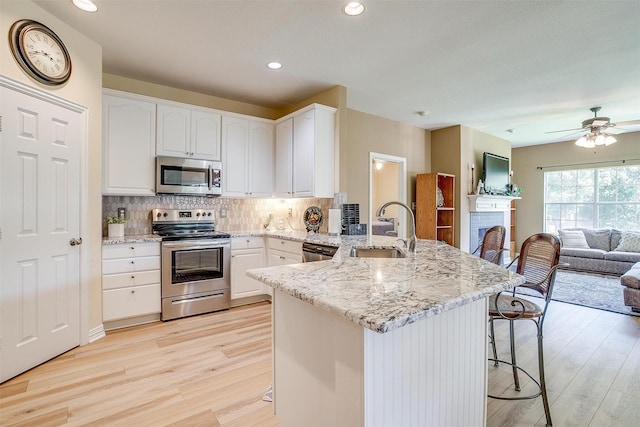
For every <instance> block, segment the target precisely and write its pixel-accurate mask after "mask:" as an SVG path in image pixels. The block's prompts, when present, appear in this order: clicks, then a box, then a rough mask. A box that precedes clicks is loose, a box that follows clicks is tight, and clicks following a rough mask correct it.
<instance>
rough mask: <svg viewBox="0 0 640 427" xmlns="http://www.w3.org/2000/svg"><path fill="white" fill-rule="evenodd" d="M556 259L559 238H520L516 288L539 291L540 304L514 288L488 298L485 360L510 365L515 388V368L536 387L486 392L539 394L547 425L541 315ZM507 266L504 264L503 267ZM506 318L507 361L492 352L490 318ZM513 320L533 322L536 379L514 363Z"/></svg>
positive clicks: (548, 297) (517, 383) (541, 235)
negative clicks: (534, 390) (521, 279)
mask: <svg viewBox="0 0 640 427" xmlns="http://www.w3.org/2000/svg"><path fill="white" fill-rule="evenodd" d="M559 259H560V240H559V239H558V238H557V237H556V236H554V235H552V234H548V233H539V234H534V235H533V236H531V237H529V238H528V239H527V240H525V241H524V243H523V244H522V248H521V249H520V255H519V257H517V258H516V259H514V260H513V261H512V264H513V262H515V261H516V260H517V261H518V266H517V268H516V272H517V273H518V274H521V275H523V276H524V277H525V280H526V282H525V283H524V284H523V285H519V287H523V288H528V289H533V290H535V291H537V292H538V293H540V295H541V296H542V297H543V298H544V306H543V307H540V306H538V305H537V304H535V303H533V302H530V301H528V300H525V299H523V298H518V297H516V289H514V290H513V291H508V292H507V293H503V292H499V293H498V294H497V295H494V296H492V297H490V299H489V323H490V342H491V346H492V350H493V358H491V359H489V360H490V361H492V362H494V366H498V364H499V363H503V364H506V365H510V366H511V368H512V371H513V382H514V386H515V390H516V391H520V380H519V378H518V371H521V372H523V373H524V374H525V375H527V376H528V377H529V378H530V379H531V380H532V381H533V382H534V383H535V384H536V385H537V386H538V392H537V393H534V394H532V395H529V396H517V397H506V396H497V395H493V394H489V395H488V396H489V397H490V398H493V399H502V400H524V399H534V398H537V397H539V396H542V404H543V406H544V413H545V416H546V419H547V425H548V426H551V425H552V424H551V412H550V411H549V399H548V397H547V387H546V383H545V376H544V351H543V346H542V338H543V334H542V328H543V325H544V319H545V315H546V314H547V308H548V307H549V302H551V294H552V291H553V283H554V280H555V273H556V269H557V268H558V261H559ZM507 268H508V267H507ZM500 319H504V320H508V321H509V338H510V347H511V361H505V360H500V359H498V355H497V352H496V343H495V338H494V329H493V322H494V320H500ZM517 320H531V321H533V323H535V325H536V328H537V333H538V369H539V372H540V378H539V380H536V379H535V378H534V377H533V376H532V375H531V374H529V373H528V372H527V371H526V370H524V369H523V368H522V367H520V366H518V364H517V363H516V347H515V337H514V322H515V321H517Z"/></svg>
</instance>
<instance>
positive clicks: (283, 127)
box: [276, 104, 336, 197]
mask: <svg viewBox="0 0 640 427" xmlns="http://www.w3.org/2000/svg"><path fill="white" fill-rule="evenodd" d="M335 112H336V109H335V108H332V107H327V106H324V105H319V104H312V105H310V106H308V107H306V108H303V109H302V110H299V111H297V112H295V113H292V114H290V115H288V116H286V117H284V118H282V119H280V120H278V122H277V124H276V150H277V151H276V194H277V196H278V197H333V195H334V190H335V188H334V171H335V169H334V168H335V166H334V163H335V157H334V156H335ZM289 177H291V178H289ZM289 179H290V183H288V181H289Z"/></svg>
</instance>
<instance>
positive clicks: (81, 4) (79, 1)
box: [72, 0, 98, 12]
mask: <svg viewBox="0 0 640 427" xmlns="http://www.w3.org/2000/svg"><path fill="white" fill-rule="evenodd" d="M72 1H73V4H74V5H75V6H76V7H77V8H78V9H82V10H84V11H85V12H95V11H97V10H98V6H96V5H95V3H94V2H92V1H91V0H72Z"/></svg>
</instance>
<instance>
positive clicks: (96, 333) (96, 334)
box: [89, 323, 106, 343]
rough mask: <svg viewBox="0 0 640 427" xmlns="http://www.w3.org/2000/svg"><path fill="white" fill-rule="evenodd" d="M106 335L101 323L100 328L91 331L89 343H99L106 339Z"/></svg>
mask: <svg viewBox="0 0 640 427" xmlns="http://www.w3.org/2000/svg"><path fill="white" fill-rule="evenodd" d="M105 336H106V334H105V333H104V325H103V324H102V323H101V324H100V326H96V327H95V328H93V329H90V330H89V342H90V343H92V342H94V341H98V340H99V339H101V338H104V337H105Z"/></svg>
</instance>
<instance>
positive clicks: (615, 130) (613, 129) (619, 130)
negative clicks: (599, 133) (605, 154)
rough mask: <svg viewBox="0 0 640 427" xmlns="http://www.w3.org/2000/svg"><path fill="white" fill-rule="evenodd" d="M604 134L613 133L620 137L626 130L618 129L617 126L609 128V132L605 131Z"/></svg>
mask: <svg viewBox="0 0 640 427" xmlns="http://www.w3.org/2000/svg"><path fill="white" fill-rule="evenodd" d="M604 133H611V134H613V135H619V134H621V133H625V130H624V129H618V128H617V127H615V126H611V127H608V128H607V130H605V131H604Z"/></svg>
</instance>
